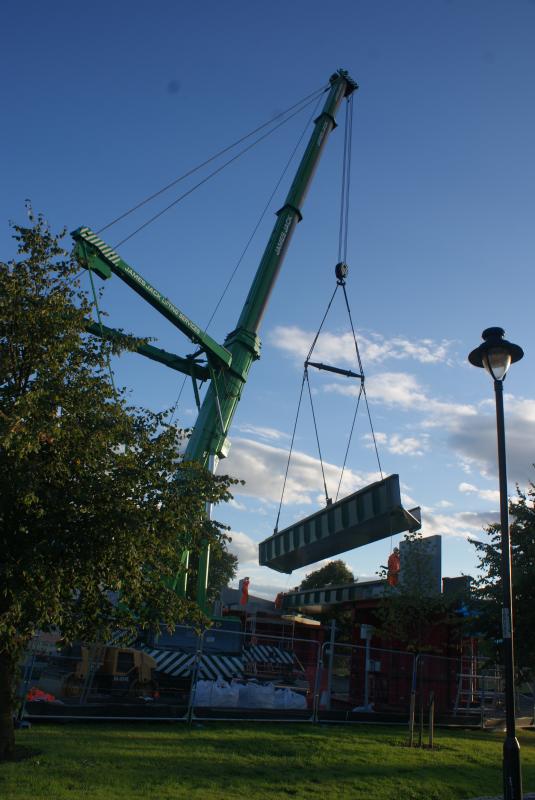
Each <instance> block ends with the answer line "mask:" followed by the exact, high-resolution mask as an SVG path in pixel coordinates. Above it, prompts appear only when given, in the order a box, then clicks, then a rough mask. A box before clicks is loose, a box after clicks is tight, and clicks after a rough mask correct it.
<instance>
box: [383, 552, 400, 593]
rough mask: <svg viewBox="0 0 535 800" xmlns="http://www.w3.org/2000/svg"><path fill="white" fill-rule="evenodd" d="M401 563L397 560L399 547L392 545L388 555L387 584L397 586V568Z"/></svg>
mask: <svg viewBox="0 0 535 800" xmlns="http://www.w3.org/2000/svg"><path fill="white" fill-rule="evenodd" d="M400 566H401V563H400V560H399V548H397V547H394V550H393V552H392V553H390V555H389V556H388V569H387V574H386V580H387V583H388V585H389V586H397V584H398V580H399V569H400Z"/></svg>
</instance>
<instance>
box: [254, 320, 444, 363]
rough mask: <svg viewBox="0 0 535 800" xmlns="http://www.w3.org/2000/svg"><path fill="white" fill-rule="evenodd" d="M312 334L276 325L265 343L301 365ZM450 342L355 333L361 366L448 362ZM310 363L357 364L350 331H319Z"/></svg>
mask: <svg viewBox="0 0 535 800" xmlns="http://www.w3.org/2000/svg"><path fill="white" fill-rule="evenodd" d="M314 336H315V332H312V331H305V330H303V329H302V328H299V327H298V326H297V325H287V326H284V325H280V326H278V327H277V328H275V329H274V330H273V331H271V332H270V333H269V334H268V339H269V342H270V343H271V344H272V345H273V346H275V347H277V348H278V349H279V350H282V351H283V352H285V353H286V354H288V355H290V356H292V357H294V358H295V359H296V360H298V361H303V360H304V359H305V358H306V355H307V353H308V351H309V349H310V345H311V344H312V342H313V340H314ZM451 344H452V343H451V342H449V341H447V340H446V339H443V340H442V341H440V342H435V341H433V340H432V339H417V340H414V341H411V340H410V339H407V338H405V337H403V336H394V337H393V338H392V339H385V338H384V336H382V335H381V334H379V333H369V334H368V335H364V334H362V333H359V335H358V345H359V350H360V354H361V356H362V360H363V362H364V364H365V365H369V364H380V363H382V362H383V361H386V360H387V359H395V360H400V359H404V358H411V359H414V360H416V361H419V362H420V363H422V364H431V363H437V362H447V363H450V362H449V359H448V350H449V348H450V346H451ZM313 355H314V360H316V361H318V360H319V361H326V362H327V363H329V364H332V365H335V366H339V367H340V366H344V365H345V366H351V365H353V366H354V365H355V364H356V363H357V360H356V354H355V344H354V341H353V334H352V333H351V331H345V332H344V333H334V332H332V331H323V332H322V333H321V334H320V336H319V338H318V341H317V343H316V346H315V348H314V353H313Z"/></svg>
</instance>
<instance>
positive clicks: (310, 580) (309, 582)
mask: <svg viewBox="0 0 535 800" xmlns="http://www.w3.org/2000/svg"><path fill="white" fill-rule="evenodd" d="M354 580H355V579H354V577H353V573H352V572H351V570H350V569H349V567H348V566H347V564H345V563H344V562H343V561H342V560H340V559H338V561H329V563H328V564H325V566H324V567H321V568H320V569H317V570H315V571H314V572H309V574H308V575H306V577H305V578H303V580H302V581H301V585H300V586H299V589H301V590H303V589H321V587H322V586H340V585H341V584H343V583H353V581H354Z"/></svg>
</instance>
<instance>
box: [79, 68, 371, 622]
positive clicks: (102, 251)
mask: <svg viewBox="0 0 535 800" xmlns="http://www.w3.org/2000/svg"><path fill="white" fill-rule="evenodd" d="M329 84H330V85H329V88H328V89H327V91H328V94H327V98H326V100H325V103H324V105H323V109H322V111H321V113H320V114H319V116H318V117H317V118H316V119H315V121H314V130H313V131H312V134H311V136H310V140H309V142H308V145H307V148H306V150H305V152H304V154H303V157H302V158H301V162H300V164H299V167H298V169H297V173H296V175H295V178H294V180H293V182H292V185H291V187H290V190H289V192H288V195H287V197H286V200H285V203H284V205H283V207H282V208H281V209H280V210H279V211H278V212H277V220H276V222H275V225H274V227H273V231H272V233H271V236H270V238H269V241H268V243H267V246H266V248H265V250H264V254H263V256H262V259H261V261H260V264H259V266H258V270H257V272H256V275H255V277H254V280H253V282H252V284H251V287H250V289H249V293H248V295H247V299H246V301H245V304H244V306H243V309H242V312H241V314H240V316H239V319H238V322H237V325H236V328H235V329H234V330H233V331H232V332H231V333H229V334H228V336H227V338H226V340H225V342H224V344H223V345H220V344H218V343H217V342H216V341H214V339H212V338H211V337H210V336H209V335H208V334H207V333H206V332H205V331H203V330H202V329H201V328H200V327H199V326H198V325H196V324H195V323H194V322H192V321H191V320H190V319H188V317H187V316H186V315H185V314H184V313H183V312H182V311H180V309H179V308H177V307H176V306H175V305H174V304H173V303H172V302H171V301H170V300H168V299H167V298H166V297H164V296H163V295H162V294H160V292H158V291H157V289H155V288H154V287H153V286H152V285H151V284H150V283H149V282H148V281H147V280H145V278H143V277H142V276H141V275H140V274H139V273H138V272H136V270H135V269H134V268H133V267H131V266H130V264H127V263H126V261H124V260H123V259H122V258H121V256H119V254H118V253H116V252H115V251H114V250H113V249H112V248H111V247H110V246H109V245H107V244H106V243H105V242H103V241H102V240H101V239H100V238H99V237H98V236H97V235H96V234H95V233H94V232H93V231H92V230H91V229H90V228H87V227H85V226H82V227H80V228H78V229H77V230H75V231H74V232H73V233H72V236H73V239H74V240H75V242H76V248H75V251H76V252H77V254H78V256H79V258H80V260H81V262H82V263H83V264H85V266H86V267H87V268H88V269H92V270H94V271H95V272H97V273H98V274H99V275H100V277H101V278H103V279H107V278H110V277H111V275H112V273H115V274H116V275H117V276H118V277H120V278H121V279H122V280H123V281H125V283H127V284H128V285H129V286H130V287H131V288H132V289H133V290H134V291H135V292H137V293H138V294H139V295H140V296H141V297H143V299H144V300H146V301H147V302H148V303H150V304H151V305H152V306H153V307H154V308H155V309H156V310H157V311H159V313H161V314H163V316H165V317H166V318H167V319H168V320H169V321H170V322H171V323H172V324H173V325H175V326H176V327H177V328H179V330H181V331H182V333H184V334H185V335H186V336H187V337H188V338H189V339H190V340H191V341H192V342H194V343H195V344H197V345H198V347H199V352H198V353H196V354H194V355H193V356H191V357H189V358H188V359H181V358H179V357H178V356H176V355H174V354H173V353H168V352H166V351H164V350H160V349H159V348H155V347H152V345H148V344H140V345H139V346H138V348H137V350H138V352H139V353H141V354H142V355H145V356H147V357H148V358H151V359H153V360H156V361H160V362H161V363H164V364H166V365H167V366H169V367H172V368H173V369H177V370H179V371H181V372H185V373H186V374H190V375H191V377H192V378H193V383H194V389H195V393H196V397H197V396H198V393H197V385H196V380H206V378H207V377H208V376H209V377H210V378H211V382H210V386H209V387H208V390H207V392H206V395H205V398H204V401H203V403H202V406H201V407H200V410H199V415H198V417H197V421H196V423H195V425H194V427H193V431H192V435H191V437H190V439H189V441H188V445H187V448H186V452H185V458H187V459H189V460H192V461H193V460H195V461H199V462H200V463H201V464H203V465H204V466H209V465H210V462H211V459H212V458H214V460H216V459H219V458H224V457H225V456H226V455H227V453H228V450H229V443H228V439H227V434H228V430H229V428H230V425H231V423H232V419H233V417H234V413H235V411H236V408H237V405H238V402H239V400H240V397H241V394H242V392H243V387H244V386H245V383H246V381H247V378H248V375H249V370H250V369H251V366H252V364H253V362H254V361H255V360H256V359H258V358H259V357H260V339H259V338H258V329H259V327H260V323H261V321H262V317H263V315H264V312H265V309H266V306H267V303H268V301H269V297H270V294H271V291H272V289H273V286H274V284H275V281H276V279H277V276H278V274H279V271H280V268H281V266H282V262H283V260H284V256H285V254H286V251H287V249H288V245H289V243H290V240H291V237H292V234H293V232H294V230H295V228H296V226H297V223H298V222H300V221H301V219H302V214H301V207H302V205H303V202H304V200H305V197H306V194H307V191H308V189H309V186H310V183H311V181H312V178H313V176H314V172H315V170H316V167H317V165H318V162H319V159H320V156H321V154H322V152H323V148H324V147H325V143H326V141H327V139H328V137H329V134H330V133H331V131H332V130H333V129H334V128H335V127H336V118H335V117H336V113H337V111H338V109H339V107H340V103H341V102H342V99H343V98H344V97H349V96H350V95H351V94H352V93H353V92H354V91H355V90H356V89H358V85H357V83H356V82H355V81H354V80H353V79H352V78H351V77H350V76H349V74H348V73H347V71H346V70H342V69H340V70H338V72H336V73H334V75H332V76H331V78H330V80H329ZM90 330H91V332H92V333H95V334H96V335H100V336H104V337H106V338H113V337H114V336H117V335H119V334H120V332H118V331H114V330H113V329H112V328H105V326H103V325H100V324H99V325H98V326H97V325H92V326H91V327H90ZM201 352H203V353H204V354H205V355H206V360H207V365H206V366H204V365H202V364H199V363H198V362H197V361H196V358H197V356H198V355H199V353H201ZM322 367H323V365H322ZM323 368H325V367H323ZM209 558H210V547H209V544H208V543H203V546H202V550H201V555H200V559H199V573H198V574H199V577H198V585H197V602H198V603H199V605H200V606H201V608H203V609H205V608H206V587H207V582H208V566H209ZM188 559H189V553H188V551H184V552H183V553H182V564H183V566H185V567H187V564H188ZM186 585H187V571H186V570H185V569H184V570H183V572H181V573H180V575H178V576H176V578H175V581H174V588H175V589H176V590H177V591H179V592H180V593H181V594H184V593H185V591H186Z"/></svg>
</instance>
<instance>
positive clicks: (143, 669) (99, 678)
mask: <svg viewBox="0 0 535 800" xmlns="http://www.w3.org/2000/svg"><path fill="white" fill-rule="evenodd" d="M65 655H67V656H68V658H69V659H72V660H73V662H74V669H73V671H72V672H70V673H69V674H68V675H67V676H66V677H65V679H64V681H63V687H62V688H63V694H64V695H65V697H79V696H80V695H81V694H82V692H83V691H84V687H86V686H89V685H91V689H92V691H95V690H96V691H97V692H103V693H106V694H114V695H132V696H133V697H143V696H149V697H153V696H154V695H155V693H157V692H158V684H157V682H156V681H155V680H154V679H153V677H152V673H153V670H154V669H155V668H156V661H155V660H154V658H152V657H151V656H149V655H148V653H143V652H142V651H140V650H134V649H133V648H131V647H111V646H107V645H89V646H88V645H74V646H73V647H71V648H70V649H69V652H68V653H65ZM90 670H92V671H93V680H92V681H91V683H89V682H90V678H91V676H90Z"/></svg>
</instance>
